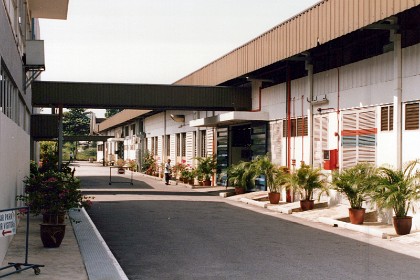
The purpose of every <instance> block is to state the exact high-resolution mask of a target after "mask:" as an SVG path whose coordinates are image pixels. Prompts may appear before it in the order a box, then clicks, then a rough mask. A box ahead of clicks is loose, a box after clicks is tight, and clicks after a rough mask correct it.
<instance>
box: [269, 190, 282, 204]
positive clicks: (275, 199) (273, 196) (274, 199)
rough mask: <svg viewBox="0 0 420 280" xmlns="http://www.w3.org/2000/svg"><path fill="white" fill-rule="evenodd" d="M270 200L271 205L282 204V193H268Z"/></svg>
mask: <svg viewBox="0 0 420 280" xmlns="http://www.w3.org/2000/svg"><path fill="white" fill-rule="evenodd" d="M268 200H270V203H271V204H279V202H280V193H276V192H269V193H268Z"/></svg>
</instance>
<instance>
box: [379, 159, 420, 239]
mask: <svg viewBox="0 0 420 280" xmlns="http://www.w3.org/2000/svg"><path fill="white" fill-rule="evenodd" d="M419 164H420V161H419V160H413V161H410V162H409V163H407V164H406V166H405V167H404V168H403V169H402V170H395V169H392V168H388V167H380V168H379V180H378V184H377V185H376V186H375V188H374V189H373V191H372V193H371V196H372V200H373V201H374V202H376V205H377V206H378V207H379V208H391V209H393V211H394V214H395V216H394V217H393V224H394V228H395V231H396V233H397V234H398V235H405V234H409V233H410V231H411V226H412V217H411V216H408V211H409V210H410V209H411V208H412V203H413V201H415V200H417V199H419V198H420V173H419V171H418V170H417V169H416V167H417V166H418V165H419Z"/></svg>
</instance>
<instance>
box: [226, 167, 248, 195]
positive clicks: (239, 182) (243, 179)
mask: <svg viewBox="0 0 420 280" xmlns="http://www.w3.org/2000/svg"><path fill="white" fill-rule="evenodd" d="M250 165H251V163H250V162H246V161H241V162H239V163H237V164H232V165H231V166H230V167H229V169H228V171H227V176H228V182H229V185H230V186H233V187H235V193H236V194H243V193H245V192H246V191H247V189H248V186H249V185H250V184H251V181H252V177H253V174H252V173H251V172H250Z"/></svg>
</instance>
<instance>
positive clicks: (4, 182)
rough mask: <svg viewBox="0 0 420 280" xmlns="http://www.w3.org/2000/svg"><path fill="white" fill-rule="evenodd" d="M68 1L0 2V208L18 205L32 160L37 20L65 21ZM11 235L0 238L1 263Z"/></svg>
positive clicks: (39, 49) (39, 44) (39, 48)
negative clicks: (53, 3) (52, 3)
mask: <svg viewBox="0 0 420 280" xmlns="http://www.w3.org/2000/svg"><path fill="white" fill-rule="evenodd" d="M67 6H68V0H65V1H64V0H59V1H56V7H54V9H52V10H51V9H50V8H45V7H44V8H42V4H41V3H39V2H37V1H31V0H29V1H24V0H8V1H1V3H0V193H1V196H0V209H8V208H13V207H16V199H15V198H16V195H19V194H22V192H23V180H24V178H25V176H27V175H29V162H30V160H31V158H35V157H36V146H35V145H33V144H32V142H31V136H30V128H31V115H32V114H33V113H36V112H34V111H33V108H32V105H31V99H32V94H31V86H30V84H31V81H32V80H33V79H35V78H36V77H37V76H38V75H39V74H40V72H41V71H42V70H43V69H44V66H45V65H44V63H43V41H40V40H39V38H40V28H39V24H38V20H37V19H38V18H54V19H65V18H66V16H67ZM10 240H11V237H10V236H8V237H4V238H0V261H2V260H3V258H4V256H5V254H6V251H7V248H8V244H9V242H10Z"/></svg>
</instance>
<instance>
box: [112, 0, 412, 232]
mask: <svg viewBox="0 0 420 280" xmlns="http://www.w3.org/2000/svg"><path fill="white" fill-rule="evenodd" d="M419 12H420V1H397V0H395V1H360V0H351V1H338V0H329V1H320V2H319V3H318V4H317V5H315V6H313V7H310V8H308V9H307V10H305V11H303V12H302V13H301V14H299V15H297V16H295V17H293V18H291V19H289V20H287V21H285V22H283V23H281V24H280V25H278V26H276V27H274V28H273V29H271V30H269V31H268V32H266V33H264V34H262V35H261V36H259V37H257V38H255V39H254V40H251V41H250V42H249V43H247V44H245V45H243V46H240V47H238V48H237V49H235V50H233V51H232V52H230V53H228V54H227V55H225V56H223V57H221V58H220V59H218V60H216V61H214V62H212V63H210V64H208V65H206V66H204V67H202V68H201V69H199V70H197V71H196V72H194V73H192V74H190V75H188V76H187V77H184V78H182V79H180V80H179V81H177V82H176V83H175V84H177V85H212V86H216V85H218V86H238V87H251V88H252V93H253V98H252V99H253V109H252V110H251V111H248V112H217V111H216V112H213V111H211V112H209V111H188V110H187V109H186V111H177V112H171V111H160V112H154V113H148V115H145V116H142V117H139V118H138V119H137V120H141V122H139V125H140V127H141V129H140V130H136V132H137V134H136V133H133V135H134V134H135V136H129V135H127V136H126V137H125V139H124V147H126V148H125V149H127V153H126V155H130V157H133V156H138V157H140V160H141V155H142V153H144V151H145V150H148V151H149V152H152V153H153V154H154V155H155V157H156V158H157V159H158V161H159V162H162V161H164V160H165V159H166V158H171V159H172V161H174V162H179V161H182V160H185V161H186V162H187V163H190V164H192V165H193V164H194V162H193V159H194V158H195V157H197V156H201V155H203V154H208V155H210V154H216V156H217V159H218V172H219V175H218V177H217V180H216V183H218V184H223V183H224V181H223V180H224V176H223V172H224V171H225V169H226V168H227V167H228V166H229V165H231V164H232V163H236V162H238V161H240V160H250V159H251V158H253V157H255V156H256V155H259V154H265V153H267V152H269V153H270V155H271V159H272V161H273V162H275V163H276V164H279V165H284V166H288V167H289V168H290V169H294V168H298V166H299V164H300V162H301V161H303V162H305V163H309V164H311V165H313V166H316V167H321V168H322V169H323V170H325V172H326V173H330V172H331V170H334V169H343V168H347V167H351V166H354V165H355V164H356V163H359V162H370V163H373V164H375V165H376V166H381V165H390V166H393V167H395V168H401V167H402V166H404V164H405V163H407V162H408V161H410V160H413V159H418V158H420V149H418V148H417V144H416V143H417V139H419V138H420V118H419V117H420V113H419V101H420V94H419V91H418V88H419V87H420V67H419V65H420V32H419V30H418V29H417V28H415V26H418V25H419V19H418V13H419ZM120 114H121V116H123V115H124V114H125V113H124V111H123V112H121V113H120ZM171 115H172V116H177V115H178V116H183V117H184V122H182V123H178V122H176V121H174V119H173V118H171V117H170V116H171ZM137 120H135V119H132V120H131V122H133V123H134V122H136V121H137ZM125 122H126V123H125V124H124V125H130V124H129V123H130V121H128V122H127V120H125ZM116 126H118V124H117V125H116ZM134 131H135V130H133V132H134ZM130 137H133V139H135V140H130V139H131V138H130ZM130 141H134V142H130ZM133 143H136V144H134V145H137V146H133ZM133 147H136V148H135V149H136V150H138V151H141V152H134V153H132V152H131V151H132V148H133ZM203 147H204V149H203ZM203 151H204V152H203ZM136 158H137V157H136ZM412 214H413V213H412ZM413 222H414V224H415V227H417V228H418V227H420V217H419V216H418V215H417V216H415V218H414V220H413Z"/></svg>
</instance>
